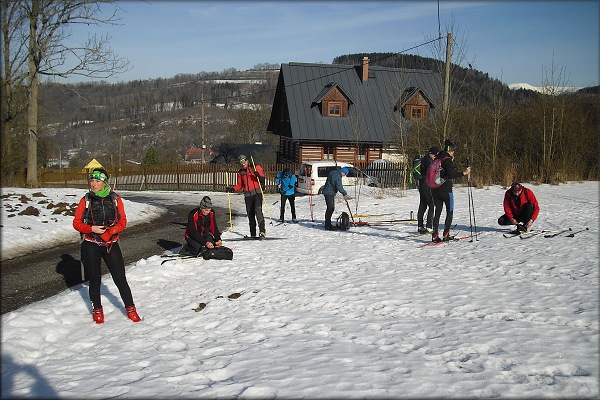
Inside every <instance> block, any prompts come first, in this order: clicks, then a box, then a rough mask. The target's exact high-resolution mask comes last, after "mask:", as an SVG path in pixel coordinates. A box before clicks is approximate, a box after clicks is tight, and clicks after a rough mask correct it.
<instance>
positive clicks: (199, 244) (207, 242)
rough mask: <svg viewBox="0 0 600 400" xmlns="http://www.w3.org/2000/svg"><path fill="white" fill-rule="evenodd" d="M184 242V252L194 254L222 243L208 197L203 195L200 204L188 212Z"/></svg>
mask: <svg viewBox="0 0 600 400" xmlns="http://www.w3.org/2000/svg"><path fill="white" fill-rule="evenodd" d="M185 242H186V245H185V246H184V247H183V249H185V251H186V253H188V254H191V255H195V256H197V255H199V254H202V252H204V251H205V250H206V249H213V248H215V247H219V246H221V245H222V244H223V242H222V241H221V231H220V230H219V227H218V226H217V218H216V216H215V211H214V210H213V209H212V201H211V199H210V197H208V196H204V197H203V198H202V200H201V201H200V206H199V207H197V208H194V209H193V210H192V211H190V213H189V214H188V222H187V225H186V227H185Z"/></svg>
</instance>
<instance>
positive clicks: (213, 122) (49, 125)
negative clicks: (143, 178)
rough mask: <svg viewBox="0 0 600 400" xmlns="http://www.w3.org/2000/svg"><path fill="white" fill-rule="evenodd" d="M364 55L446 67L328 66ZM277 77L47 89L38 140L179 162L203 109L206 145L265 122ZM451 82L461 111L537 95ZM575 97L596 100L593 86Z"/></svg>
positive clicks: (232, 73)
mask: <svg viewBox="0 0 600 400" xmlns="http://www.w3.org/2000/svg"><path fill="white" fill-rule="evenodd" d="M364 56H367V57H369V60H370V64H371V65H376V66H382V67H392V68H409V69H425V70H433V71H442V70H443V67H444V65H443V63H442V62H441V61H440V60H435V59H433V58H427V57H421V56H417V55H410V54H397V53H368V54H364V53H361V54H348V55H342V56H339V57H336V58H334V60H333V64H343V65H360V64H361V63H362V58H363V57H364ZM278 75H279V70H278V69H273V68H268V69H262V70H249V71H236V70H234V69H231V70H227V71H224V72H222V73H217V72H214V73H207V72H201V73H198V74H177V75H176V76H174V77H172V78H167V79H165V78H157V79H149V80H134V81H129V82H121V83H116V84H108V83H106V82H96V83H90V82H88V83H81V84H73V85H70V86H65V85H59V84H54V83H45V84H43V85H42V88H41V105H42V109H43V111H42V113H41V125H40V126H41V127H43V128H42V130H43V132H42V133H43V134H44V135H45V136H47V137H51V138H52V139H51V141H52V145H53V148H51V149H49V150H48V151H49V152H51V153H57V154H55V156H58V153H59V150H60V151H62V153H63V154H65V152H66V151H69V152H70V154H71V153H73V152H77V151H79V159H80V161H81V162H84V161H89V159H90V158H91V157H97V158H103V159H107V158H108V157H109V156H110V155H111V154H112V155H113V156H115V157H116V154H118V152H122V159H123V160H126V159H133V160H140V159H141V157H142V156H143V152H144V151H145V150H146V149H147V148H148V147H149V146H155V147H156V148H158V149H159V151H162V152H167V151H172V152H175V153H177V154H180V155H181V154H184V153H185V151H186V150H187V149H189V148H191V147H198V145H199V144H200V133H201V110H202V108H204V112H205V130H206V142H207V145H217V144H219V143H221V142H222V140H223V138H225V137H228V135H230V134H231V131H232V126H233V125H234V124H235V123H236V121H238V118H239V116H240V110H243V109H251V108H255V109H256V108H257V107H258V108H260V109H262V110H263V112H265V113H267V115H268V114H269V113H270V111H269V109H270V106H271V105H272V103H273V97H274V95H275V89H276V85H277V78H278ZM451 77H452V78H451V79H452V91H453V93H454V95H453V98H454V99H455V100H458V101H460V102H461V103H462V104H463V105H466V106H470V105H473V104H479V105H491V104H493V99H494V97H495V96H498V95H501V96H502V97H503V98H504V101H505V104H511V103H512V104H519V103H520V102H523V101H527V100H531V99H536V98H537V97H539V96H540V92H539V91H538V90H536V88H534V87H533V86H526V85H520V86H513V87H510V86H507V85H505V84H503V83H502V82H501V81H499V80H497V79H492V78H490V77H489V76H488V74H487V73H485V72H481V71H477V70H475V69H471V68H462V67H460V66H457V65H453V66H452V73H451ZM513 89H514V90H513ZM578 93H586V94H588V93H589V94H598V87H595V88H584V89H581V90H580V91H579V92H578ZM203 104H204V107H202V105H203ZM267 118H268V117H267ZM252 129H255V128H252ZM238 130H241V131H247V130H248V128H247V127H242V128H240V129H238ZM256 131H260V129H257V130H255V132H256ZM240 140H243V139H240ZM248 140H249V139H248Z"/></svg>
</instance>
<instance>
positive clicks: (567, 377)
mask: <svg viewBox="0 0 600 400" xmlns="http://www.w3.org/2000/svg"><path fill="white" fill-rule="evenodd" d="M526 187H528V188H531V189H532V190H533V191H534V193H535V194H536V196H537V198H538V201H539V203H540V208H541V212H540V216H539V219H538V221H537V222H536V223H535V224H534V225H533V228H534V229H536V230H538V231H539V230H548V231H560V230H563V229H568V228H571V229H572V231H571V232H578V231H580V230H582V229H585V228H589V230H586V231H583V232H579V233H577V234H575V236H574V237H568V236H567V234H568V233H569V232H565V233H562V234H560V235H558V236H556V237H553V238H545V237H544V234H539V235H537V236H532V237H530V238H529V239H527V240H526V239H520V238H519V237H514V238H504V237H503V235H502V234H503V233H504V232H506V231H508V230H509V228H510V227H500V226H497V223H496V220H497V218H498V217H499V216H500V215H501V214H502V213H503V211H502V199H503V195H504V191H505V188H502V187H500V186H492V187H486V188H482V189H474V190H473V196H472V197H473V205H474V215H475V224H473V223H472V221H471V222H470V221H469V215H470V214H469V207H468V204H469V202H468V199H469V197H468V191H467V188H466V187H456V186H455V189H454V192H455V203H456V210H455V214H454V222H455V223H456V224H457V226H456V230H459V231H461V233H460V234H459V236H464V235H468V234H469V233H470V231H471V230H472V229H474V228H475V226H476V229H477V231H478V232H479V233H480V234H481V236H480V237H479V240H474V241H472V242H471V241H469V240H463V241H460V242H454V243H449V244H444V245H440V246H435V247H432V246H427V247H422V245H423V244H424V243H427V242H428V241H429V240H430V238H429V237H428V236H415V235H414V234H415V232H416V225H415V224H410V223H397V224H393V225H371V226H356V227H352V228H351V229H350V230H349V231H347V232H343V231H334V232H329V231H325V230H324V229H322V224H323V216H324V211H325V202H324V199H323V197H322V196H316V197H315V198H314V203H315V207H314V222H313V221H312V220H311V215H310V208H309V198H308V197H298V198H297V214H298V217H299V218H300V219H301V221H300V223H298V224H292V223H289V224H282V225H276V222H275V220H276V219H277V217H278V216H279V203H278V202H277V203H276V204H273V203H275V202H276V201H277V200H279V196H278V195H267V202H266V205H267V207H266V209H265V211H266V212H265V214H266V217H267V235H268V236H270V237H279V238H284V240H269V241H261V242H259V241H228V240H229V239H231V238H239V237H240V236H241V235H243V234H247V233H248V223H247V219H246V218H245V214H244V211H243V210H244V207H243V196H242V195H240V194H235V195H231V196H230V197H229V199H230V201H231V205H232V208H233V209H234V210H238V211H239V212H240V213H241V214H242V216H241V217H239V218H237V219H234V220H233V221H232V222H233V228H232V229H231V231H229V226H222V227H221V229H222V230H227V232H225V233H224V235H223V237H224V240H223V241H224V244H225V245H226V246H229V247H231V248H233V249H234V259H233V260H231V261H217V260H210V261H204V260H201V259H188V260H176V261H169V262H166V263H164V264H163V265H161V262H162V261H164V260H165V258H161V257H160V256H151V257H148V258H146V259H142V260H139V261H137V262H136V263H134V264H131V265H129V266H128V279H129V283H130V285H131V288H132V291H133V296H134V300H135V303H136V305H137V308H138V312H139V314H140V316H141V317H142V318H143V320H142V322H140V323H133V322H131V321H130V320H129V319H127V317H126V316H125V314H124V310H123V305H122V303H121V299H120V297H119V294H118V291H117V290H116V287H115V286H114V284H113V282H112V280H111V279H110V276H105V277H104V278H103V286H102V295H103V305H104V310H105V321H106V322H105V323H104V324H103V325H96V324H94V322H93V320H92V316H91V310H90V303H89V297H88V291H87V284H82V285H79V286H76V287H73V288H71V289H69V290H65V291H64V292H62V293H60V294H58V295H56V296H54V297H52V298H50V299H47V300H44V301H41V302H39V303H36V304H32V305H29V306H26V307H23V308H21V309H19V310H16V311H14V312H10V313H6V314H4V315H2V345H1V351H2V389H1V397H2V398H35V397H37V398H84V397H85V398H179V397H189V398H427V397H429V398H432V397H438V398H440V397H443V398H474V397H476V398H494V397H500V398H570V399H571V398H598V396H599V395H600V393H599V378H600V375H599V374H600V371H599V351H598V350H599V331H598V328H599V313H598V308H599V307H598V302H599V300H598V297H599V279H598V266H599V265H598V252H599V250H598V214H599V208H598V197H599V184H598V182H584V183H580V182H573V183H568V184H561V185H555V186H550V185H540V186H534V185H527V184H526ZM36 192H39V193H43V194H44V196H45V197H34V196H33V194H34V193H36ZM84 193H85V191H83V190H67V189H34V190H29V189H14V188H3V189H2V195H3V199H2V258H3V259H4V258H6V257H9V256H14V255H15V254H19V253H20V252H23V251H29V249H30V248H31V247H30V246H31V243H35V242H43V243H44V244H45V245H48V246H50V245H55V244H56V243H57V242H60V241H76V240H77V239H78V235H77V233H76V232H75V231H74V230H73V228H72V226H71V222H72V217H68V216H64V215H62V214H52V211H53V210H52V209H48V208H47V207H48V202H51V203H54V204H56V203H58V202H62V201H64V202H66V203H69V204H71V203H75V202H76V201H77V200H78V199H79V198H80V197H81V196H83V194H84ZM119 193H120V194H121V195H122V196H123V197H124V199H125V200H126V199H127V194H128V192H119ZM129 193H130V192H129ZM349 193H350V194H351V195H352V196H353V197H354V200H351V201H350V207H351V209H352V212H353V213H354V214H357V215H369V216H368V217H361V220H362V221H370V222H375V221H382V220H393V219H406V218H408V217H409V216H410V213H411V211H413V212H414V213H415V215H416V211H417V205H418V193H417V191H416V190H408V191H406V192H402V191H400V190H380V189H375V188H365V187H362V188H361V189H360V192H359V193H357V192H355V190H354V188H350V190H349ZM10 194H14V195H10ZM22 194H24V195H26V196H27V197H28V198H29V201H28V203H27V204H23V203H21V202H20V200H19V199H20V196H21V195H22ZM144 194H145V195H153V196H155V197H156V198H157V199H160V200H162V201H164V204H169V203H175V202H177V203H180V204H189V205H190V209H191V208H193V207H195V206H197V204H198V203H199V201H200V199H201V198H202V196H204V195H209V196H210V197H211V198H212V200H213V203H214V204H215V205H216V206H219V207H224V208H225V209H227V207H228V195H227V194H225V193H206V192H186V193H178V192H145V193H144ZM9 195H10V196H9ZM357 199H358V207H357V208H356V204H357ZM41 202H43V203H41ZM38 203H41V204H39V209H40V211H41V212H40V215H39V216H20V215H18V213H19V212H20V211H21V210H24V209H25V208H26V207H27V206H29V205H36V204H38ZM288 207H289V206H288ZM125 208H126V212H127V216H128V219H129V223H130V226H131V224H134V223H139V222H141V221H142V220H148V219H149V216H151V215H158V213H161V212H164V210H163V209H161V208H157V207H151V206H148V205H145V204H140V203H134V202H131V201H127V200H126V201H125ZM344 210H347V209H346V204H345V203H344V202H343V200H342V199H341V197H340V198H339V199H338V202H337V205H336V212H335V213H334V217H335V216H337V215H338V214H339V213H340V212H342V211H344ZM374 214H386V215H378V216H373V215H374ZM9 215H13V216H12V217H9ZM269 216H270V217H271V219H272V222H273V224H272V225H271V224H270V223H269V221H270V219H269ZM443 216H444V214H442V220H443ZM286 217H287V218H291V217H290V212H289V208H288V209H287V211H286ZM357 220H358V218H357ZM122 235H127V230H125V232H124V233H123V234H122ZM163 239H166V240H174V241H178V242H183V238H179V237H177V238H163ZM44 240H46V241H45V242H44ZM177 250H178V249H174V251H177ZM165 253H168V252H165ZM200 303H205V307H204V308H202V307H201V306H200Z"/></svg>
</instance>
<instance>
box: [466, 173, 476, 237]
mask: <svg viewBox="0 0 600 400" xmlns="http://www.w3.org/2000/svg"><path fill="white" fill-rule="evenodd" d="M467 183H468V185H469V193H470V195H469V198H470V200H469V201H470V202H471V209H472V210H473V227H474V229H475V240H476V241H479V237H478V236H477V221H476V220H475V203H474V202H473V189H472V188H471V173H470V172H469V175H468V177H467Z"/></svg>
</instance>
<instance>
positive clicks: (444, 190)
mask: <svg viewBox="0 0 600 400" xmlns="http://www.w3.org/2000/svg"><path fill="white" fill-rule="evenodd" d="M455 150H456V146H455V145H454V143H452V142H450V141H446V142H445V143H444V150H443V151H441V152H440V153H439V154H438V155H437V156H436V158H439V159H442V167H443V171H442V172H441V177H442V178H443V179H445V182H444V183H443V184H442V185H441V186H440V187H438V188H434V189H432V190H431V192H432V194H433V203H434V205H435V213H434V216H433V232H432V234H431V240H432V241H433V242H441V241H449V240H452V239H453V237H451V236H450V226H451V225H452V217H453V214H454V194H453V193H452V179H456V178H459V177H461V176H464V175H468V174H470V173H471V167H467V168H466V169H465V170H464V171H462V172H461V171H456V172H455V171H454V152H455ZM444 205H445V206H446V220H445V221H444V233H443V237H442V238H441V239H440V236H439V234H438V227H439V224H440V216H441V215H442V207H443V206H444Z"/></svg>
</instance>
